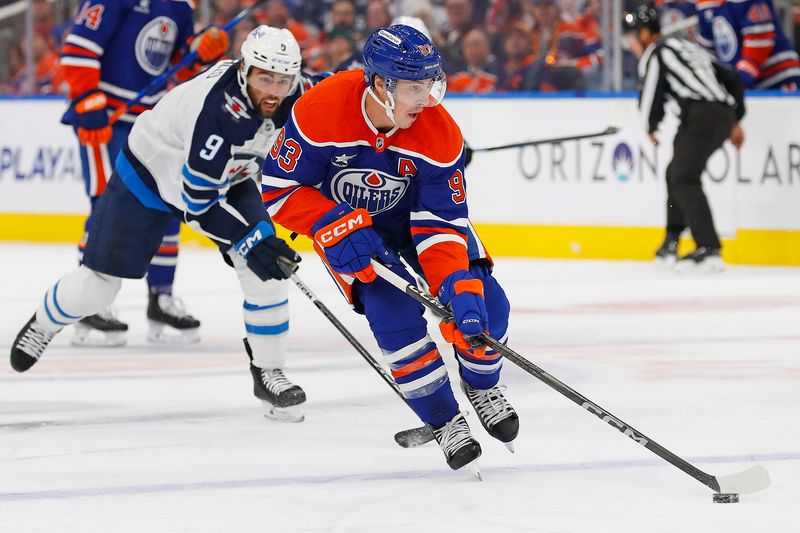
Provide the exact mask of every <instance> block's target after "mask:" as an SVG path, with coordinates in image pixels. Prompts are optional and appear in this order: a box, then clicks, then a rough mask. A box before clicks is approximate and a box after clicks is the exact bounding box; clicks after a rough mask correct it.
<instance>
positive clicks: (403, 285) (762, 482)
mask: <svg viewBox="0 0 800 533" xmlns="http://www.w3.org/2000/svg"><path fill="white" fill-rule="evenodd" d="M372 267H373V268H374V269H375V272H376V273H377V274H378V276H380V277H381V278H383V279H384V280H386V281H388V282H389V283H391V284H392V285H394V286H395V287H397V288H398V289H400V290H401V291H403V292H405V293H406V294H408V295H409V296H411V297H412V298H414V299H415V300H417V301H418V302H420V303H421V304H422V305H424V306H425V307H427V308H428V309H430V310H431V311H433V312H434V313H435V314H436V315H438V316H440V317H442V318H449V319H452V318H453V313H452V312H450V310H449V309H447V308H446V307H444V306H443V305H442V304H441V303H439V301H438V300H436V299H435V298H433V297H432V296H430V295H428V294H425V293H423V292H422V291H420V290H419V289H418V288H417V287H415V286H414V285H411V284H410V283H407V282H406V280H404V279H403V278H402V277H400V276H398V275H397V274H395V273H394V272H392V271H391V270H389V269H388V268H386V267H385V266H384V265H382V264H381V263H379V262H378V261H376V260H375V259H373V260H372ZM479 339H480V341H481V342H483V343H484V344H485V345H486V346H488V347H489V348H491V349H493V350H495V351H496V352H498V353H500V354H502V355H503V356H504V357H505V358H506V359H508V360H509V361H511V362H512V363H514V364H515V365H517V366H518V367H520V368H521V369H522V370H524V371H525V372H527V373H528V374H530V375H532V376H533V377H535V378H536V379H538V380H539V381H542V382H543V383H544V384H545V385H547V386H549V387H550V388H552V389H554V390H555V391H556V392H558V393H560V394H561V395H563V396H566V397H567V398H569V399H570V400H572V401H573V402H575V403H576V404H578V405H579V406H581V407H582V408H583V409H586V411H588V412H589V413H591V414H593V415H595V416H596V417H597V418H599V419H600V420H602V421H603V422H605V423H606V424H608V425H609V426H611V427H613V428H614V429H616V430H618V431H620V432H621V433H622V434H623V435H625V436H627V437H630V438H631V439H633V440H634V441H635V442H637V443H638V444H641V445H642V446H644V447H645V448H647V449H648V450H650V451H651V452H653V453H654V454H656V455H658V456H659V457H661V458H662V459H664V460H665V461H667V462H668V463H670V464H671V465H673V466H675V467H677V468H679V469H680V470H682V471H683V472H685V473H687V474H689V475H690V476H692V477H693V478H695V479H696V480H698V481H699V482H700V483H702V484H703V485H705V486H706V487H708V488H710V489H711V490H713V491H714V492H717V493H724V494H732V493H735V494H750V493H753V492H758V491H761V490H764V489H766V488H767V487H769V485H770V478H769V473H768V472H767V469H766V468H764V467H763V466H761V465H756V466H752V467H750V468H748V469H747V470H744V471H742V472H739V473H736V474H731V475H728V476H712V475H711V474H707V473H706V472H703V471H702V470H700V469H699V468H697V467H696V466H694V465H692V464H690V463H689V462H688V461H686V460H684V459H682V458H680V457H678V456H677V455H675V454H674V453H672V452H671V451H669V450H667V449H666V448H664V447H663V446H661V445H660V444H658V443H657V442H655V441H654V440H653V439H651V438H650V437H648V436H646V435H645V434H644V433H642V432H640V431H639V430H637V429H634V428H633V427H632V426H631V425H629V424H628V423H626V422H623V421H622V420H621V419H619V418H617V417H615V416H614V415H612V414H611V413H609V412H608V411H606V410H605V409H603V408H602V407H600V406H598V405H597V404H596V403H594V402H592V401H591V400H589V399H588V398H587V397H586V396H584V395H582V394H581V393H579V392H577V391H576V390H574V389H573V388H571V387H570V386H568V385H567V384H565V383H563V382H561V381H560V380H558V379H556V378H554V377H553V376H551V375H550V374H548V373H547V372H545V371H544V370H542V369H541V368H539V367H538V366H536V365H535V364H533V363H532V362H530V361H528V360H527V359H525V358H524V357H523V356H521V355H520V354H518V353H517V352H515V351H514V350H512V349H511V348H509V347H508V346H506V345H505V344H503V343H501V342H498V341H497V340H495V339H493V338H492V337H490V336H489V335H487V334H482V335H481V336H480V337H479Z"/></svg>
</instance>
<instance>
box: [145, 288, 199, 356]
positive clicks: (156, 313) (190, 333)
mask: <svg viewBox="0 0 800 533" xmlns="http://www.w3.org/2000/svg"><path fill="white" fill-rule="evenodd" d="M147 319H148V322H149V325H150V329H149V331H148V332H147V340H148V341H150V342H156V343H174V344H189V343H193V342H197V341H199V340H200V333H199V328H200V321H199V320H197V319H196V318H195V317H193V316H192V315H190V314H189V313H187V312H186V308H185V307H184V305H183V300H181V299H180V298H176V297H174V296H172V295H171V294H165V293H155V292H151V293H150V296H149V302H148V304H147Z"/></svg>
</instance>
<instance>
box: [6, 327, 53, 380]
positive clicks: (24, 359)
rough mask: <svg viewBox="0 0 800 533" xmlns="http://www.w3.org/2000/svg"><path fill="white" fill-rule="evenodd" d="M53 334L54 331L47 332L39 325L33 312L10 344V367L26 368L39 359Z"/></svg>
mask: <svg viewBox="0 0 800 533" xmlns="http://www.w3.org/2000/svg"><path fill="white" fill-rule="evenodd" d="M54 336H55V333H48V332H47V331H45V330H43V329H42V328H41V326H39V324H38V323H37V322H36V314H34V315H33V316H32V317H31V319H30V320H28V323H27V324H25V325H24V326H23V327H22V329H21V330H20V331H19V333H17V338H16V339H14V344H13V345H11V368H13V369H14V370H16V371H17V372H25V371H26V370H28V369H29V368H30V367H32V366H33V365H34V364H35V363H36V361H38V360H39V358H40V357H41V356H42V353H44V349H45V348H47V345H48V344H50V341H51V340H53V337H54Z"/></svg>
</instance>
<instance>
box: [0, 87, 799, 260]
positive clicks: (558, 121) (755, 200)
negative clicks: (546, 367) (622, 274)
mask: <svg viewBox="0 0 800 533" xmlns="http://www.w3.org/2000/svg"><path fill="white" fill-rule="evenodd" d="M747 104H748V114H747V116H746V118H745V120H744V128H745V134H746V136H747V140H746V142H745V146H744V148H743V149H742V151H741V152H737V151H736V150H735V149H734V148H733V147H732V146H731V145H730V144H729V143H726V145H725V146H724V147H723V148H722V149H721V150H718V151H717V153H715V155H714V156H713V157H712V159H711V161H710V162H709V165H708V167H707V169H706V172H705V174H704V186H705V190H706V193H707V195H708V197H709V200H710V203H711V207H712V211H713V213H714V217H715V221H716V224H717V228H718V230H719V232H720V233H721V235H722V237H723V241H724V243H725V248H724V250H723V253H724V255H725V258H726V260H727V261H729V262H732V263H742V264H783V265H793V264H800V233H798V232H797V231H796V230H798V229H800V209H798V208H797V206H798V205H800V138H798V136H797V134H796V131H797V129H796V124H797V123H798V122H799V120H798V119H800V107H799V104H800V96H789V95H780V94H766V93H765V94H758V95H753V96H751V97H749V98H748V100H747ZM445 105H446V106H447V108H448V110H449V111H450V112H451V114H452V115H453V116H454V117H455V118H456V120H457V122H458V123H459V124H460V126H461V128H462V131H463V133H464V137H465V139H466V140H467V141H468V142H469V144H470V145H471V146H472V147H474V148H479V147H486V146H493V145H498V144H505V143H512V142H520V141H526V140H535V139H540V138H550V137H562V136H568V135H578V134H585V133H594V132H599V131H602V130H604V129H606V127H608V126H610V125H613V126H618V127H620V128H621V130H620V132H619V133H618V134H616V135H613V136H608V137H601V138H593V139H587V140H582V141H571V142H563V143H560V144H546V145H540V146H535V147H528V148H523V149H510V150H502V151H496V152H489V153H476V154H475V156H474V159H473V162H472V164H471V165H470V166H469V168H468V170H467V179H468V186H469V194H470V213H471V218H472V219H473V221H474V222H475V223H476V227H477V229H478V231H479V232H480V234H481V236H482V237H483V239H484V240H485V241H486V244H487V247H488V248H489V251H490V252H491V253H492V254H493V255H496V256H521V257H551V258H591V259H650V258H651V257H652V253H653V250H654V249H655V247H656V246H657V245H658V244H659V242H660V239H661V238H662V236H663V224H664V220H665V207H664V203H665V198H666V189H665V185H664V173H665V171H666V167H667V164H668V163H669V160H670V158H671V151H672V150H671V146H670V140H671V137H672V132H673V131H674V128H675V122H676V121H675V120H674V119H671V120H668V121H667V122H666V124H665V125H664V126H663V127H662V131H661V133H660V134H659V137H660V139H661V145H660V146H659V147H658V148H655V147H653V146H652V145H651V144H650V142H649V139H648V138H647V136H646V135H645V134H644V126H643V124H642V121H641V118H640V117H639V114H638V113H637V111H636V100H635V98H634V97H633V95H613V96H593V97H549V96H545V97H542V96H541V95H539V96H537V97H533V96H531V95H522V96H490V97H480V98H476V97H460V96H459V97H452V96H451V97H448V99H447V100H446V102H445ZM63 110H64V104H63V102H62V101H59V100H54V99H47V98H45V99H39V98H37V99H7V98H4V99H0V190H1V191H2V194H0V240H22V241H43V242H74V241H76V240H77V239H79V238H80V235H81V233H82V226H83V214H84V213H85V212H86V209H87V207H88V202H87V200H86V198H85V197H84V194H83V184H82V180H81V177H80V162H79V158H78V151H77V144H76V140H75V137H74V134H73V133H72V131H71V129H70V128H68V127H67V126H62V125H60V124H59V119H60V116H61V114H62V113H63ZM793 125H794V126H793ZM793 128H794V129H793ZM184 239H185V240H189V241H194V242H198V243H201V244H207V241H204V239H203V238H202V237H199V236H198V235H196V234H193V232H191V231H190V230H186V231H184ZM298 246H299V247H300V248H303V247H304V246H307V243H306V244H303V243H298Z"/></svg>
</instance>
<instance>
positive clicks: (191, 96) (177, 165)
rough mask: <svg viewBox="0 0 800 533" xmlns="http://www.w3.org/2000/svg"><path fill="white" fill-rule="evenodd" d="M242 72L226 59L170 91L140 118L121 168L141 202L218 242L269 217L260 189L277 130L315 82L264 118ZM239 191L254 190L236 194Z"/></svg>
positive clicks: (119, 162) (307, 83)
mask: <svg viewBox="0 0 800 533" xmlns="http://www.w3.org/2000/svg"><path fill="white" fill-rule="evenodd" d="M237 68H238V63H236V62H234V61H221V62H219V63H217V64H216V65H214V66H213V67H211V68H210V69H208V70H207V71H206V72H204V73H202V74H200V75H199V76H197V77H195V78H193V79H191V80H189V81H187V82H185V83H183V84H182V85H179V86H178V87H176V88H174V89H172V90H171V91H170V92H168V93H167V94H166V96H164V97H163V98H162V99H161V101H159V103H158V104H157V105H156V106H155V107H154V108H153V109H152V110H150V111H146V112H144V113H142V115H140V116H139V118H138V119H137V121H136V123H135V124H134V126H133V129H132V130H131V133H130V136H129V138H128V142H127V145H126V146H125V148H123V150H122V153H121V154H120V156H119V158H118V159H117V165H116V171H117V173H118V174H119V176H120V177H121V178H122V180H123V181H124V182H125V184H126V186H127V187H128V189H130V190H131V192H132V193H133V194H134V195H135V196H136V197H137V198H138V199H139V200H140V201H141V202H142V204H143V205H145V206H146V207H149V208H152V209H158V210H162V211H173V212H178V213H180V214H182V215H183V218H184V220H185V221H186V222H187V223H188V224H189V225H190V226H192V227H193V228H194V229H196V230H198V231H200V232H201V233H203V234H205V235H207V236H209V237H210V238H212V239H214V240H215V241H217V242H218V243H219V244H231V243H232V239H234V238H236V237H237V236H238V235H240V234H241V233H242V232H243V231H244V229H245V228H246V227H248V226H251V225H253V224H255V223H257V222H259V221H261V220H268V217H267V215H266V212H265V210H264V209H263V207H261V202H260V193H259V190H258V186H257V184H258V183H259V182H260V169H261V166H262V164H263V161H264V157H265V156H266V153H267V152H268V150H269V148H270V147H271V145H272V142H273V140H274V138H275V133H276V131H277V130H278V129H280V127H282V126H283V123H284V122H285V121H286V118H287V117H288V115H289V110H290V109H291V106H292V105H293V104H294V102H295V101H296V100H297V98H299V97H300V95H301V94H302V93H303V92H304V91H305V90H306V89H307V88H308V87H309V86H310V83H311V82H310V81H309V80H304V83H301V84H299V86H298V89H297V91H296V92H295V93H294V94H292V95H291V96H289V97H288V98H287V99H286V100H284V102H283V104H282V105H281V107H280V108H279V109H278V111H277V112H276V114H275V116H274V117H273V118H272V119H266V120H264V119H262V118H261V117H260V116H259V115H258V113H257V112H256V110H255V109H253V107H252V105H251V104H250V102H249V99H248V98H247V96H246V95H245V94H243V92H242V90H241V88H240V86H239V83H238V81H237V79H236V70H237ZM249 183H252V187H250V186H246V184H249ZM239 185H242V187H237V186H239ZM234 188H235V190H237V191H242V190H244V189H245V188H247V189H248V190H249V193H248V194H247V195H245V194H242V193H241V192H239V193H238V194H232V192H233V189H234ZM246 196H253V198H246ZM234 199H235V200H236V201H234Z"/></svg>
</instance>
